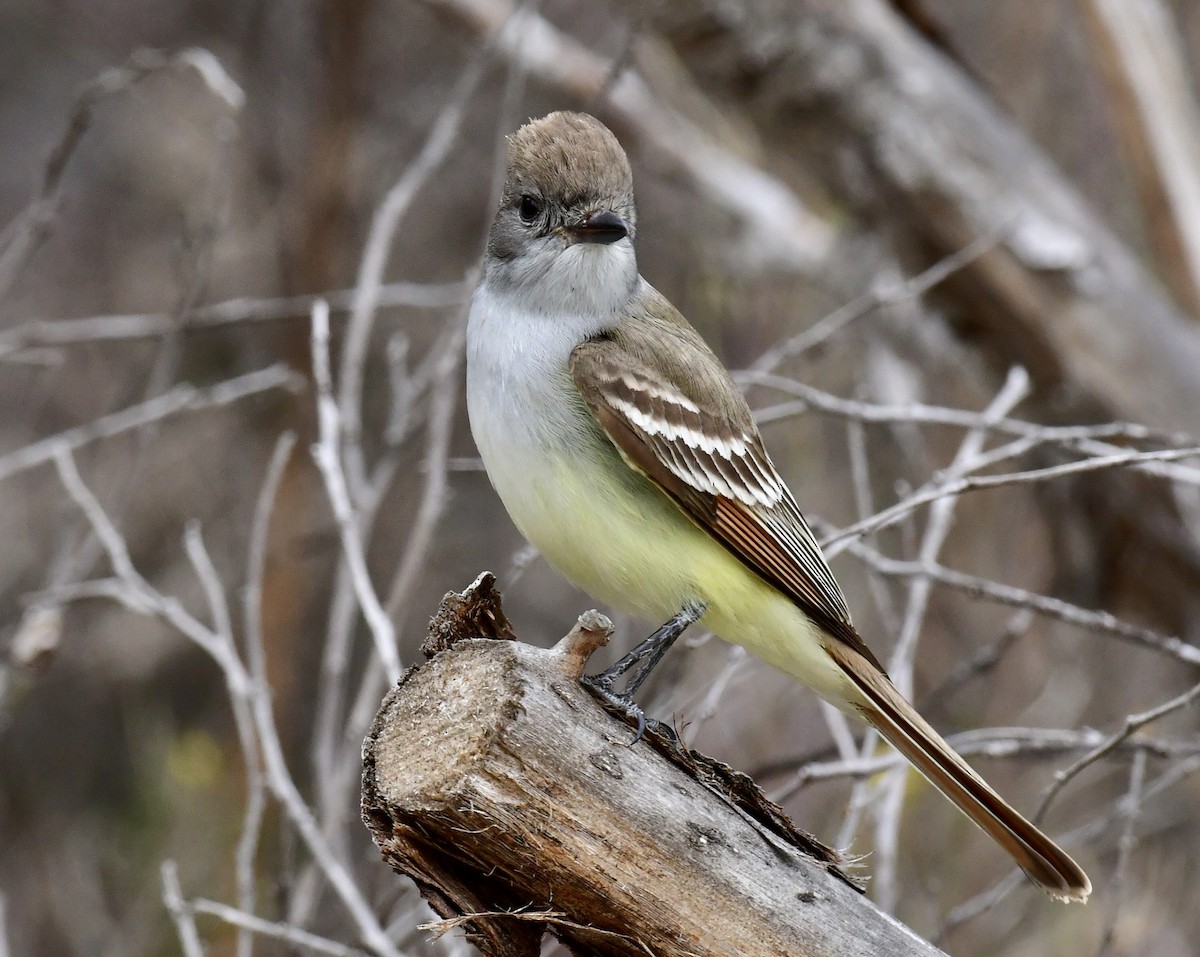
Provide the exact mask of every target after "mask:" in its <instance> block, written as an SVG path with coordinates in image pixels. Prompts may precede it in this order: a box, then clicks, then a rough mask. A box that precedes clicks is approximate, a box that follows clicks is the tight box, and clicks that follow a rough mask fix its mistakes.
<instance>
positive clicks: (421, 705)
mask: <svg viewBox="0 0 1200 957" xmlns="http://www.w3.org/2000/svg"><path fill="white" fill-rule="evenodd" d="M589 616H590V617H589ZM460 619H461V620H466V617H464V616H460ZM605 625H606V622H605V621H604V620H603V619H602V616H597V615H595V614H594V613H589V615H585V616H584V618H583V619H581V626H580V627H577V628H576V629H575V630H574V631H573V632H572V634H571V635H569V636H568V637H567V638H565V639H564V640H563V641H562V642H560V643H559V645H558V646H556V647H555V648H553V649H550V650H545V649H540V648H534V647H531V646H528V645H524V644H521V643H519V642H515V641H504V640H483V639H468V640H458V641H453V642H447V641H445V640H439V642H438V644H439V646H440V650H436V652H435V653H434V654H433V656H432V657H431V658H430V660H429V661H427V662H425V663H423V664H421V665H418V666H416V667H414V668H412V669H410V671H409V672H408V673H407V674H406V675H405V676H404V677H403V678H402V680H401V682H400V683H399V685H398V686H397V687H396V688H395V689H393V690H392V691H391V692H390V693H389V694H388V696H387V697H386V699H385V700H384V702H383V705H382V707H381V709H380V711H379V714H378V716H377V718H376V721H375V723H374V726H373V727H372V730H371V733H370V735H369V736H368V738H367V741H366V743H365V745H364V767H365V769H364V777H363V818H364V821H365V822H366V823H367V825H368V827H369V828H370V829H371V831H372V833H373V834H374V836H375V840H376V842H377V843H378V844H379V846H380V848H381V850H382V852H383V856H384V859H385V860H386V861H387V862H388V863H389V864H391V865H392V867H394V868H395V869H396V870H397V871H399V872H401V873H403V874H407V875H409V876H410V877H412V878H413V879H414V880H416V882H417V883H418V885H419V886H420V887H421V889H422V891H423V892H424V893H425V895H426V897H427V899H429V900H430V902H431V903H432V905H433V906H434V908H435V909H436V910H437V911H438V912H439V913H440V914H442V915H443V916H444V917H451V918H453V917H457V916H459V915H463V914H472V913H486V914H488V915H490V916H485V917H479V918H475V919H471V920H470V921H468V922H465V923H463V924H462V929H463V930H465V932H466V933H467V934H468V936H469V937H470V939H471V940H472V941H473V942H474V943H475V944H476V946H478V947H479V948H480V949H481V950H482V951H483V952H484V953H486V954H489V955H490V954H496V955H513V957H517V955H520V957H525V955H536V954H537V953H538V950H539V941H540V939H541V937H542V934H543V933H544V932H545V931H549V932H551V933H554V934H556V935H557V936H558V937H559V938H560V939H562V940H563V941H564V942H565V943H566V944H567V945H568V946H569V947H570V948H571V949H572V950H573V952H575V953H577V954H604V955H626V954H628V955H634V954H639V955H646V954H656V955H664V957H670V955H684V954H689V955H714V957H715V955H729V957H733V955H738V957H741V955H748V954H781V955H782V954H789V955H814V957H816V955H826V954H839V955H863V957H866V955H875V954H885V953H886V954H893V955H902V957H903V955H918V954H920V955H932V954H937V953H939V951H938V950H937V949H936V948H934V947H933V946H932V945H930V944H928V943H926V942H925V941H923V940H922V939H920V938H919V937H917V936H916V935H915V934H913V933H912V932H911V931H909V930H908V929H907V928H905V927H903V926H902V925H900V924H899V923H897V922H896V921H894V920H892V919H891V918H890V917H888V916H886V915H884V914H882V913H881V912H880V911H878V910H877V909H876V908H875V907H874V906H873V905H872V904H871V903H870V901H868V900H867V899H866V898H865V897H863V896H862V895H861V894H860V893H859V892H858V891H857V890H855V889H854V887H852V886H851V884H850V882H849V881H848V880H847V879H846V878H845V877H844V876H842V875H840V874H839V873H838V871H837V869H836V867H835V866H834V865H833V864H832V863H831V860H830V857H831V856H830V855H828V854H826V856H825V857H824V858H822V857H821V856H820V852H817V856H813V849H814V847H816V845H808V844H806V843H805V842H803V841H800V842H797V843H789V842H787V841H785V840H784V839H783V838H782V837H780V836H779V835H778V834H777V833H772V832H771V831H769V830H768V829H767V828H765V827H763V826H762V825H761V824H759V823H757V822H756V821H754V820H752V819H751V818H750V816H749V815H748V814H747V813H746V812H745V811H743V810H741V809H740V808H738V807H735V806H734V805H733V804H732V803H730V801H729V800H727V799H726V798H723V797H721V796H719V795H718V793H716V790H715V789H714V781H717V780H719V779H720V777H721V775H720V774H719V773H713V772H712V767H713V766H712V765H709V764H706V763H703V762H699V763H693V765H692V766H693V772H696V771H698V773H688V771H687V770H685V769H684V767H682V766H681V763H678V762H673V761H670V760H668V759H667V758H666V757H665V756H664V755H663V754H661V753H659V751H658V750H656V747H655V746H654V744H653V743H652V742H651V741H648V740H643V741H641V742H639V743H638V744H637V745H634V746H632V747H631V746H630V744H629V742H630V740H631V736H632V733H631V731H630V729H629V727H628V726H627V725H626V724H624V723H622V722H620V721H618V720H616V719H615V718H614V717H613V716H612V715H610V714H608V713H607V712H606V711H605V710H604V709H603V708H602V707H601V705H600V704H599V703H598V702H597V700H596V699H595V698H593V697H592V695H591V694H590V693H589V692H588V691H587V690H586V689H585V688H584V687H583V686H581V685H580V684H579V680H578V679H579V674H580V672H581V669H582V666H583V663H584V661H585V660H586V657H587V654H589V653H590V652H591V651H592V650H594V648H595V647H596V646H597V645H598V644H600V643H602V642H603V640H605V639H606V637H607V632H606V630H605V627H604V626H605ZM443 631H444V628H443ZM444 637H445V636H444V635H443V636H442V638H443V639H444ZM431 650H433V649H431ZM688 763H689V761H688V760H685V761H683V762H682V764H685V765H686V764H688ZM717 767H719V766H717ZM732 777H733V778H736V775H733V776H732ZM516 910H525V911H526V912H527V914H526V916H525V917H523V918H513V917H509V916H505V915H504V914H502V913H498V912H504V911H516ZM528 912H534V913H533V914H529V913H528ZM455 932H461V931H455Z"/></svg>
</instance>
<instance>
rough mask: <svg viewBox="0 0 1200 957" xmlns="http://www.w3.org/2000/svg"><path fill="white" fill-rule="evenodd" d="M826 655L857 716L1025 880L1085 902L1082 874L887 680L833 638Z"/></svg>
mask: <svg viewBox="0 0 1200 957" xmlns="http://www.w3.org/2000/svg"><path fill="white" fill-rule="evenodd" d="M826 650H827V651H828V652H829V654H830V655H831V656H832V657H833V659H834V660H835V661H836V662H837V663H838V665H839V666H840V667H841V669H842V670H843V671H844V672H845V673H846V675H847V676H848V677H849V678H850V680H851V681H852V682H853V683H854V686H855V687H856V688H857V689H858V690H859V691H860V692H861V693H862V695H863V697H864V698H865V699H866V702H867V704H866V705H865V706H861V705H860V706H859V711H860V712H861V714H862V716H863V717H864V718H866V720H867V721H869V722H870V723H871V725H873V726H874V727H875V728H876V729H877V730H878V731H879V733H880V734H882V735H883V736H884V737H885V738H887V740H888V741H889V742H890V743H891V745H892V747H894V748H895V749H896V750H897V751H899V752H900V753H901V754H903V755H904V756H905V757H906V758H908V760H909V761H911V762H912V763H913V765H914V766H915V767H916V768H917V770H918V771H920V772H921V773H922V774H923V775H925V777H926V778H928V779H929V781H930V783H932V784H933V785H934V787H936V788H937V789H938V790H939V791H941V792H942V793H943V794H944V795H946V797H948V798H949V799H950V800H951V801H953V802H954V803H955V804H956V805H957V806H958V808H959V809H960V810H961V811H962V812H963V813H964V814H966V815H967V817H969V818H970V819H971V820H972V821H974V822H975V823H976V824H977V825H979V827H981V828H982V829H983V830H984V831H985V832H986V833H987V834H988V835H989V836H990V837H991V838H992V840H994V841H995V842H996V843H997V844H999V845H1000V846H1001V847H1002V848H1004V850H1006V851H1007V852H1008V853H1009V854H1010V855H1011V856H1012V858H1013V860H1015V861H1016V862H1017V864H1018V865H1019V866H1020V868H1021V870H1023V871H1024V872H1025V873H1026V874H1027V875H1028V876H1029V879H1030V880H1031V881H1033V882H1034V883H1035V884H1037V885H1038V886H1039V887H1041V888H1042V889H1043V890H1045V891H1046V893H1048V894H1049V895H1050V896H1051V897H1053V898H1055V899H1056V900H1061V901H1081V902H1082V901H1086V900H1087V898H1088V895H1089V894H1090V893H1091V892H1092V882H1091V881H1089V880H1088V876H1087V874H1085V873H1084V872H1083V869H1082V868H1080V866H1079V865H1078V864H1076V863H1075V862H1074V861H1073V860H1071V858H1070V857H1069V856H1068V855H1067V853H1066V852H1065V851H1063V849H1062V848H1060V847H1059V846H1058V845H1057V844H1055V843H1054V842H1053V841H1052V840H1050V838H1048V837H1047V836H1046V835H1045V834H1043V833H1042V832H1041V831H1040V830H1038V829H1037V828H1036V827H1034V825H1032V824H1031V823H1029V821H1027V820H1026V819H1025V818H1024V817H1022V816H1021V815H1020V813H1018V812H1017V811H1016V810H1015V809H1014V808H1013V807H1012V805H1010V804H1008V803H1007V802H1006V801H1005V800H1004V799H1003V798H1002V797H1000V795H999V794H997V793H996V792H995V791H993V790H992V788H991V787H990V786H989V785H988V783H987V782H986V781H984V780H983V778H981V777H980V776H979V775H978V774H976V773H975V772H974V771H973V770H972V769H971V767H970V766H969V765H968V764H967V762H966V761H964V760H963V759H962V758H960V757H959V756H958V755H957V754H955V753H954V750H953V749H952V748H951V747H950V745H948V744H947V743H946V742H945V741H944V740H942V737H941V735H939V734H938V733H937V732H936V731H934V730H933V728H932V727H930V726H929V724H928V723H927V722H926V721H925V719H924V718H922V717H921V716H920V715H919V714H917V712H916V709H915V708H913V706H912V705H910V704H909V703H908V702H907V701H905V700H904V698H903V697H902V696H901V694H900V692H899V691H897V690H896V688H895V687H894V686H893V685H892V683H891V681H890V680H889V679H888V677H887V675H885V674H884V673H883V672H882V671H880V670H879V669H878V668H876V667H875V666H874V665H873V664H872V663H871V662H869V661H867V659H866V658H864V657H863V656H862V655H860V654H859V653H858V652H856V651H855V650H854V649H852V648H850V647H849V646H848V645H846V644H845V643H843V642H840V641H837V640H836V639H833V640H830V641H828V642H827V643H826Z"/></svg>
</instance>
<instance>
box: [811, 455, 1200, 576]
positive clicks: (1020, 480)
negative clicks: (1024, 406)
mask: <svg viewBox="0 0 1200 957" xmlns="http://www.w3.org/2000/svg"><path fill="white" fill-rule="evenodd" d="M1198 455H1200V447H1190V448H1185V449H1163V450H1160V451H1156V452H1121V453H1117V454H1114V455H1097V456H1093V457H1092V458H1087V459H1082V460H1080V461H1078V462H1066V463H1063V464H1062V465H1052V466H1047V467H1046V468H1040V469H1028V470H1026V471H1023V472H1010V473H1006V474H1004V475H969V476H965V477H963V478H958V479H953V480H951V481H945V482H937V481H935V482H933V483H931V484H930V485H929V486H927V487H926V488H925V489H922V490H921V491H918V492H916V493H914V494H913V495H910V496H909V497H908V498H906V499H904V500H902V501H900V502H897V503H896V504H895V505H892V506H890V507H889V508H885V509H884V510H883V511H881V512H879V513H878V514H876V515H873V516H871V518H868V519H864V520H863V521H861V522H855V523H854V524H853V525H848V526H847V527H846V528H843V529H842V530H841V531H839V532H836V533H834V534H833V535H831V536H830V537H828V538H826V539H825V540H824V541H822V542H821V548H822V549H823V550H824V551H825V553H826V554H827V555H830V556H832V555H837V554H838V553H839V552H841V551H842V549H843V548H845V547H846V545H845V544H844V543H847V542H849V541H850V540H851V539H855V538H860V537H862V536H863V535H865V534H866V533H867V532H875V531H879V530H880V529H884V528H888V527H889V526H891V525H894V524H896V522H898V521H900V520H901V519H902V518H903V517H904V516H905V515H907V514H908V513H910V512H912V511H914V510H915V509H918V508H920V507H921V506H922V505H928V504H930V503H931V502H936V501H938V500H939V499H942V498H946V497H947V496H956V495H962V494H964V493H966V492H974V491H978V490H980V489H988V488H1003V487H1004V486H1007V485H1023V484H1027V483H1032V482H1046V481H1050V480H1052V479H1056V478H1062V477H1064V476H1067V475H1078V474H1081V473H1083V472H1096V471H1101V470H1104V469H1114V468H1122V467H1124V466H1129V465H1135V464H1140V463H1143V462H1174V461H1178V460H1179V459H1187V458H1194V457H1195V456H1198ZM839 545H841V546H842V547H841V548H839V547H838V546H839Z"/></svg>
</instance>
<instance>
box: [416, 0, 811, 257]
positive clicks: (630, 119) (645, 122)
mask: <svg viewBox="0 0 1200 957" xmlns="http://www.w3.org/2000/svg"><path fill="white" fill-rule="evenodd" d="M428 2H429V3H430V4H431V5H432V6H434V7H435V8H437V9H439V10H443V11H445V12H446V13H449V14H451V15H453V16H454V17H455V18H457V19H458V20H459V21H460V22H462V23H464V24H466V25H467V26H468V27H469V28H470V29H471V30H473V31H474V32H476V33H477V34H479V35H481V36H483V37H485V38H487V39H488V40H489V41H490V42H493V43H495V44H496V45H497V47H498V49H499V50H500V52H501V53H502V54H503V55H504V56H506V57H509V58H510V59H513V60H516V61H518V62H519V63H520V64H521V66H522V67H523V68H524V69H525V70H527V71H528V72H529V73H530V74H531V75H532V76H535V77H537V78H538V79H539V80H541V81H543V82H545V83H550V84H552V85H555V86H557V87H559V88H561V89H564V90H567V91H569V92H571V93H572V94H573V95H575V96H577V97H580V98H581V99H583V100H593V101H598V102H602V103H604V105H605V106H606V107H607V108H608V109H609V110H611V111H612V112H613V113H614V114H615V115H616V116H617V117H618V118H619V119H620V121H621V122H622V123H624V124H625V125H627V126H628V127H630V128H631V129H633V130H635V131H636V132H637V134H638V135H639V136H640V137H641V138H642V140H643V141H644V142H646V143H647V144H648V145H650V146H652V147H653V148H654V149H655V150H657V151H659V152H660V153H661V154H662V155H663V156H665V157H666V158H667V159H669V161H670V162H671V164H672V165H674V166H676V167H678V168H679V169H680V170H681V171H682V172H683V174H684V175H685V176H687V177H688V179H689V180H690V181H691V183H692V184H693V186H694V187H695V188H696V189H697V190H698V191H699V192H700V193H701V194H702V195H703V196H704V199H705V200H706V201H707V202H708V203H710V204H711V205H713V206H714V207H716V208H718V209H720V210H721V211H722V212H724V213H725V214H727V215H729V216H732V217H734V218H735V220H736V221H737V222H739V223H740V224H741V225H742V232H743V236H744V249H743V254H742V258H743V259H745V260H746V263H747V265H751V266H755V267H761V266H764V265H765V266H771V267H775V268H785V269H794V270H800V271H803V270H806V269H811V268H812V267H813V266H814V264H815V263H817V262H819V261H821V260H822V259H824V258H825V256H826V255H827V254H828V253H829V251H830V248H831V246H832V243H833V238H834V234H833V230H832V229H831V228H830V227H829V226H828V225H827V224H826V223H825V222H823V221H822V220H821V219H819V218H818V217H817V216H815V215H814V214H813V213H812V212H811V211H810V210H809V209H808V208H807V206H806V205H805V203H804V202H803V200H802V199H801V198H800V197H799V196H798V195H797V194H796V193H795V191H794V190H792V189H791V188H790V187H789V186H788V185H787V184H786V183H785V182H784V181H783V180H782V179H780V178H778V177H776V176H774V175H772V174H771V173H769V172H768V171H767V170H766V169H764V168H763V167H762V166H759V165H756V164H754V163H751V162H748V161H747V160H746V159H745V158H743V157H742V156H740V155H738V154H737V153H735V152H733V151H732V150H729V149H728V148H726V147H725V145H724V144H722V143H721V142H720V141H719V140H718V139H717V138H715V137H714V136H712V135H711V134H710V133H708V132H707V131H706V130H705V129H704V128H703V127H702V126H700V125H698V124H696V123H693V122H692V121H691V120H689V119H688V118H687V117H685V116H683V115H682V114H681V113H679V112H678V111H677V110H675V109H673V108H672V107H671V106H670V105H669V104H667V103H665V102H663V101H662V100H661V99H659V98H658V97H656V96H655V94H654V93H653V91H652V90H650V88H649V87H648V86H647V85H646V83H645V81H644V80H643V79H642V77H641V76H639V75H638V74H637V73H635V72H634V71H633V70H632V69H629V68H624V69H620V68H619V63H620V60H619V58H618V60H615V61H614V60H611V59H606V58H604V57H602V56H600V55H598V54H596V53H595V52H593V51H592V50H590V49H588V48H587V47H585V46H583V45H582V44H580V43H579V42H577V41H576V40H574V39H573V38H571V37H570V36H568V35H567V34H565V33H563V32H562V31H561V30H559V29H558V28H557V27H555V26H554V25H553V24H551V23H550V22H549V21H548V20H546V19H544V18H543V17H541V16H538V15H537V14H536V13H532V12H527V11H520V12H518V11H517V8H516V6H515V4H514V3H512V2H510V0H428ZM510 20H512V21H515V22H514V23H513V27H512V28H511V29H507V30H505V29H503V27H504V25H505V24H507V23H509V22H510ZM614 64H618V69H617V70H615V71H614Z"/></svg>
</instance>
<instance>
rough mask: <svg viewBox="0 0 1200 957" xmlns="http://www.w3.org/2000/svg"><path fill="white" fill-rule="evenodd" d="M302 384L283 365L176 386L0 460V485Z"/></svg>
mask: <svg viewBox="0 0 1200 957" xmlns="http://www.w3.org/2000/svg"><path fill="white" fill-rule="evenodd" d="M303 381H304V380H303V379H302V378H301V377H300V376H299V375H297V374H296V373H295V372H293V371H292V370H291V369H289V368H288V367H287V366H285V365H282V364H280V365H273V366H268V367H267V368H265V369H260V370H258V371H257V372H249V373H247V374H246V375H242V376H238V377H237V378H234V379H229V380H227V381H225V382H220V383H218V384H217V385H213V386H207V387H205V388H197V387H196V386H193V385H187V384H183V385H177V386H175V388H173V389H171V390H169V391H167V392H164V393H163V394H162V395H160V396H156V397H155V398H153V399H150V400H148V401H146V402H142V403H139V404H138V405H131V406H130V407H129V408H127V409H122V410H121V411H120V412H114V413H112V414H111V415H106V416H103V417H102V418H99V419H93V420H92V421H91V422H85V423H84V424H83V425H77V426H75V427H74V428H71V429H67V430H66V431H64V432H59V433H58V434H57V435H52V436H50V437H49V438H46V439H41V440H40V441H38V442H33V443H31V444H30V445H26V446H24V447H23V448H19V449H16V450H14V451H12V452H9V453H7V454H5V455H0V480H3V479H6V478H9V477H10V476H13V475H16V474H17V473H18V472H23V471H26V470H27V469H31V468H34V467H35V466H38V465H44V464H46V463H48V462H50V461H52V460H53V459H54V457H55V455H56V454H57V453H58V452H59V450H62V449H65V450H68V451H72V452H73V451H75V450H76V449H79V448H82V447H83V446H85V445H88V444H89V443H91V442H96V441H98V440H100V439H109V438H112V437H113V436H115V435H120V434H121V433H123V432H129V431H131V430H133V429H139V428H141V427H142V426H144V425H146V424H148V423H151V422H158V421H161V420H162V419H165V418H168V417H169V416H172V415H175V414H177V413H179V412H192V411H197V410H200V409H211V408H215V407H218V406H223V405H228V404H230V403H232V402H237V401H239V400H240V399H244V398H246V397H248V396H252V395H259V394H261V393H263V392H269V391H271V390H273V389H280V388H283V389H288V390H291V391H296V390H298V389H299V388H300V387H301V385H302V384H303Z"/></svg>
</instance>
